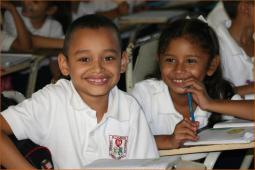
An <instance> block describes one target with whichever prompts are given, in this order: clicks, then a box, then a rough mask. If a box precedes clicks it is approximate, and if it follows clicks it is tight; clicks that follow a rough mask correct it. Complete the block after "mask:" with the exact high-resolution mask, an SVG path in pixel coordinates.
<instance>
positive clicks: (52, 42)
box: [32, 35, 64, 49]
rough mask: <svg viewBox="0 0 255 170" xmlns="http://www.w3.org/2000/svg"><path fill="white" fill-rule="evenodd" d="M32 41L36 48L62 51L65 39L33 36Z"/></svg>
mask: <svg viewBox="0 0 255 170" xmlns="http://www.w3.org/2000/svg"><path fill="white" fill-rule="evenodd" d="M32 41H33V46H34V48H48V49H53V48H58V49H61V48H63V45H64V39H60V38H48V37H43V36H38V35H33V36H32Z"/></svg>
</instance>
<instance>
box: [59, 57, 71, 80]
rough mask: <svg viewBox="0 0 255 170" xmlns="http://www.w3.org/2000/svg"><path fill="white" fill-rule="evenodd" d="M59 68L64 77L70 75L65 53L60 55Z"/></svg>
mask: <svg viewBox="0 0 255 170" xmlns="http://www.w3.org/2000/svg"><path fill="white" fill-rule="evenodd" d="M58 66H59V69H60V71H61V73H62V74H63V75H64V76H68V75H69V66H68V63H67V58H66V56H64V54H63V53H60V54H59V55H58Z"/></svg>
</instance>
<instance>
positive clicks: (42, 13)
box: [4, 0, 64, 38]
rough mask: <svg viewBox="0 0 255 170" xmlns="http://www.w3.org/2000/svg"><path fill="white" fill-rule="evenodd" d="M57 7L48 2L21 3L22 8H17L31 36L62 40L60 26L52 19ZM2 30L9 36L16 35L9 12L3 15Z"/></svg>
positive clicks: (27, 0)
mask: <svg viewBox="0 0 255 170" xmlns="http://www.w3.org/2000/svg"><path fill="white" fill-rule="evenodd" d="M56 10H57V6H56V5H55V4H54V2H50V1H32V0H26V1H22V7H17V11H18V12H19V14H20V16H21V18H22V20H23V21H24V23H25V25H26V27H27V29H28V30H29V32H30V33H31V34H32V35H39V36H45V37H51V38H63V36H64V34H63V30H62V26H61V24H60V23H59V22H58V21H56V20H54V19H52V18H51V16H52V15H53V14H54V13H55V12H56ZM4 29H5V30H7V31H8V32H9V33H10V34H11V35H16V34H17V33H16V27H15V24H14V22H13V17H12V16H11V15H10V13H9V12H5V14H4Z"/></svg>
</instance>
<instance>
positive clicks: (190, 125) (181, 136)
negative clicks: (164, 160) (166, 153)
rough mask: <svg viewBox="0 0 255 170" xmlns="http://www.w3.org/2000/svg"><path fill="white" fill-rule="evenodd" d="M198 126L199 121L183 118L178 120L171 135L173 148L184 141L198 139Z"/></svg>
mask: <svg viewBox="0 0 255 170" xmlns="http://www.w3.org/2000/svg"><path fill="white" fill-rule="evenodd" d="M198 127H199V122H192V121H191V120H189V119H187V118H184V119H183V120H182V121H181V122H179V123H178V124H177V125H176V126H175V129H174V133H173V135H171V137H170V138H171V139H170V141H171V143H172V145H173V148H179V147H180V146H181V145H182V144H183V143H184V142H185V141H188V140H191V141H196V140H198V136H197V134H196V131H197V129H198Z"/></svg>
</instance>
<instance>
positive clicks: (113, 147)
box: [109, 135, 128, 159]
mask: <svg viewBox="0 0 255 170" xmlns="http://www.w3.org/2000/svg"><path fill="white" fill-rule="evenodd" d="M127 141H128V137H127V136H116V135H110V136H109V155H110V156H111V157H112V158H113V159H121V158H124V157H126V156H127Z"/></svg>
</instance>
